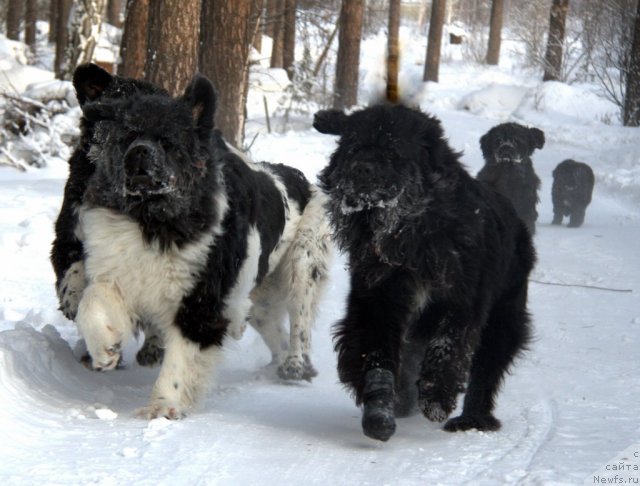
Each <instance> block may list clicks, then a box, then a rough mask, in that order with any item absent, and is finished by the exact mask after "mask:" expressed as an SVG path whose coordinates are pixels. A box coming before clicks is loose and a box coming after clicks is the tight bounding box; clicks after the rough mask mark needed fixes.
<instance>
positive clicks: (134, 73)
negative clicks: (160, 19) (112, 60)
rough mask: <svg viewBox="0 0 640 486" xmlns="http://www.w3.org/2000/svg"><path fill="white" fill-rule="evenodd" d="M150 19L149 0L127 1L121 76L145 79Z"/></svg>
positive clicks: (121, 45)
mask: <svg viewBox="0 0 640 486" xmlns="http://www.w3.org/2000/svg"><path fill="white" fill-rule="evenodd" d="M148 19H149V0H128V1H127V5H126V11H125V18H124V30H123V32H122V42H121V43H120V65H119V66H118V74H120V75H121V76H124V77H128V78H135V79H144V77H145V75H144V65H145V62H146V59H147V34H148Z"/></svg>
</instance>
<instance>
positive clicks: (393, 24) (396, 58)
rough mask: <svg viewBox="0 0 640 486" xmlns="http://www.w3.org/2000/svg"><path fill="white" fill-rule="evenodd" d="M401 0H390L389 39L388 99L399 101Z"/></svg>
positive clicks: (394, 101)
mask: <svg viewBox="0 0 640 486" xmlns="http://www.w3.org/2000/svg"><path fill="white" fill-rule="evenodd" d="M399 37H400V0H390V1H389V37H388V39H387V101H390V102H391V103H397V102H398V99H399V93H398V65H399V63H400V48H399V47H398V44H399Z"/></svg>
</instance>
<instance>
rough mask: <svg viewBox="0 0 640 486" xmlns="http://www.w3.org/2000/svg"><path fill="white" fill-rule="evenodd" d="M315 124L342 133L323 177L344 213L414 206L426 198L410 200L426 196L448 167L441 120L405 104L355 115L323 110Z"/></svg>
mask: <svg viewBox="0 0 640 486" xmlns="http://www.w3.org/2000/svg"><path fill="white" fill-rule="evenodd" d="M313 126H314V127H315V128H316V130H318V131H319V132H321V133H328V134H333V135H340V139H339V141H338V148H337V150H336V151H335V152H334V153H333V155H332V156H331V159H330V162H329V165H328V166H327V167H326V168H325V169H324V170H323V171H322V172H321V173H320V175H319V180H320V184H321V187H322V188H323V189H324V190H325V191H326V192H327V193H329V194H330V195H331V196H332V198H333V199H335V200H337V201H339V202H340V207H341V210H342V211H343V212H344V213H355V212H362V211H378V210H391V209H394V208H400V207H404V209H409V208H408V207H407V204H406V203H408V202H410V203H411V204H414V203H421V202H424V201H423V200H421V201H417V200H415V199H412V200H411V201H407V199H408V198H416V197H419V198H420V199H424V196H425V192H428V182H429V181H427V179H429V180H430V179H432V177H433V176H434V175H435V174H437V173H439V172H441V171H443V170H445V169H446V166H445V165H444V164H443V157H442V154H441V152H442V151H443V150H448V147H447V146H446V143H444V142H443V131H442V127H441V126H440V122H439V121H438V120H437V119H435V118H433V117H430V116H428V115H426V114H424V113H422V112H420V111H417V110H413V109H410V108H407V107H405V106H401V105H377V106H373V107H370V108H366V109H364V110H360V111H357V112H355V113H352V114H351V115H346V114H344V113H343V112H341V111H335V110H327V111H320V112H318V113H316V115H315V117H314V123H313ZM425 190H426V191H425Z"/></svg>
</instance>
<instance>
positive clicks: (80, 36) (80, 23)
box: [60, 0, 106, 80]
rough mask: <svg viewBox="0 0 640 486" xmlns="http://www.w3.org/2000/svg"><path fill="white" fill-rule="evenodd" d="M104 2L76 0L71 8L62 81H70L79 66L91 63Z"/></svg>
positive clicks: (98, 33) (103, 0)
mask: <svg viewBox="0 0 640 486" xmlns="http://www.w3.org/2000/svg"><path fill="white" fill-rule="evenodd" d="M105 6H106V0H76V1H75V2H73V6H72V8H71V14H70V16H71V21H70V25H69V40H68V42H67V48H66V50H65V53H64V63H63V65H62V67H61V71H60V72H61V74H62V79H69V80H70V79H72V78H73V73H74V72H75V70H76V67H78V66H79V65H80V64H83V63H86V62H91V61H92V60H93V53H94V51H95V48H96V46H97V45H98V36H99V35H100V29H101V27H102V12H104V8H105Z"/></svg>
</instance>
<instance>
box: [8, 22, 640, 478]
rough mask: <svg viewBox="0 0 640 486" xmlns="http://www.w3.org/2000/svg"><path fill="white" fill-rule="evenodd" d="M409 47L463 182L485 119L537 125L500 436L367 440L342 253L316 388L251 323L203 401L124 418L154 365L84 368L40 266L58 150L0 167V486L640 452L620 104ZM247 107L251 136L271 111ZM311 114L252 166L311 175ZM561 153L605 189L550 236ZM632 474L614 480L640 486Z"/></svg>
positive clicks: (629, 182) (416, 44)
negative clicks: (528, 250) (347, 343)
mask: <svg viewBox="0 0 640 486" xmlns="http://www.w3.org/2000/svg"><path fill="white" fill-rule="evenodd" d="M403 36H405V42H404V44H403V45H404V46H405V47H404V51H403V68H402V72H401V79H402V80H403V81H402V85H403V88H402V89H403V92H404V94H405V95H406V96H407V98H409V99H411V100H413V102H415V103H418V104H419V105H420V106H421V107H422V108H423V109H424V110H427V111H430V112H433V113H434V114H436V115H437V116H438V117H440V118H441V120H442V122H443V125H444V128H445V131H446V133H447V135H448V136H449V138H450V142H451V144H452V146H453V147H454V148H456V149H457V150H462V151H464V161H465V163H466V164H467V166H468V168H469V170H470V171H471V172H472V173H475V172H476V171H477V170H478V169H479V168H480V167H481V164H482V157H481V153H480V148H479V144H478V139H479V137H480V136H481V135H482V134H483V133H485V132H486V131H487V130H488V129H489V128H490V127H491V126H493V125H495V124H497V123H500V122H502V121H506V120H513V121H517V122H520V123H524V124H531V125H535V126H537V127H539V128H541V129H543V130H544V131H545V133H546V138H547V144H546V145H545V147H544V148H543V149H542V150H540V151H538V152H536V153H535V154H534V156H533V160H534V165H535V169H536V171H537V173H538V175H539V176H540V178H541V179H542V184H543V185H542V189H541V192H540V198H541V202H540V205H539V213H540V218H539V221H538V228H537V234H536V236H535V242H536V246H537V249H538V254H539V262H538V265H537V268H536V270H535V272H534V275H533V279H534V280H535V282H532V283H531V286H530V309H531V312H532V314H533V318H534V322H535V329H536V331H535V335H536V339H535V342H534V344H533V346H532V349H531V351H530V352H528V353H527V354H526V356H525V357H524V358H523V359H521V360H520V361H519V363H518V365H517V366H516V367H515V368H514V372H513V374H512V376H509V377H508V379H507V381H506V383H505V386H504V390H503V392H502V393H501V395H500V396H499V398H498V409H497V416H498V417H499V418H500V419H501V420H502V423H503V428H502V430H500V431H499V432H495V433H479V432H467V433H458V434H453V435H452V434H449V433H446V432H444V431H442V430H441V427H440V425H438V424H433V423H430V422H428V421H426V420H425V419H423V418H422V417H420V416H415V417H411V418H408V419H400V420H399V421H398V429H397V432H396V434H395V436H394V437H393V438H392V439H391V440H390V441H389V442H388V443H380V442H377V441H372V440H370V439H367V438H366V437H365V436H364V435H363V434H362V432H361V428H360V411H359V410H358V409H357V408H356V407H355V406H354V404H353V401H352V400H351V398H350V397H349V396H348V394H347V393H346V392H345V391H344V390H343V389H342V388H341V386H340V385H339V383H338V379H337V375H336V371H335V361H336V360H335V356H334V353H333V350H332V346H331V325H332V323H333V322H335V321H336V320H337V319H338V318H340V316H341V315H342V310H343V301H344V297H345V295H346V292H347V291H348V282H347V277H346V271H345V269H344V260H343V258H338V259H337V260H336V262H335V264H334V266H333V268H332V279H331V283H330V286H329V289H328V292H327V295H326V297H325V299H324V301H323V305H322V306H321V309H320V313H319V316H318V321H317V325H316V329H315V333H314V349H313V361H314V363H315V365H316V367H317V368H318V370H319V372H320V374H319V376H318V377H317V378H316V379H315V380H314V381H313V383H311V384H308V383H302V384H285V383H282V382H279V381H278V380H276V379H274V378H273V375H272V374H271V373H270V372H268V371H265V370H264V369H263V367H264V366H265V365H266V363H267V362H268V360H269V355H268V352H267V349H266V347H265V346H264V345H263V344H262V342H261V341H260V339H259V337H258V336H257V334H255V333H254V332H252V331H251V330H248V331H247V333H246V334H245V336H244V338H243V339H242V340H241V341H239V342H236V341H231V342H229V345H228V347H227V349H226V360H225V362H224V364H223V365H222V366H221V368H220V370H219V372H218V374H217V379H216V380H215V383H214V385H213V387H212V390H211V392H210V393H209V395H208V396H207V397H206V399H205V400H204V402H203V403H202V404H201V406H200V408H199V409H198V410H197V411H195V412H194V413H192V414H191V415H190V416H189V417H188V418H187V419H185V420H182V421H178V422H170V421H168V420H166V419H157V420H153V421H151V422H146V421H142V420H139V419H135V418H133V416H132V412H133V410H134V409H135V408H136V407H138V406H141V405H143V404H144V403H145V400H146V399H147V398H148V397H149V395H150V392H151V386H152V384H153V382H154V380H155V376H156V374H157V370H148V369H143V368H140V367H139V366H137V365H136V364H135V360H134V359H133V356H134V354H135V350H136V348H135V346H131V347H130V349H127V352H126V354H125V361H126V367H125V369H122V370H117V371H113V372H109V373H95V372H91V371H89V370H87V369H86V368H85V367H84V366H82V365H81V364H80V363H79V362H78V356H77V352H75V351H74V348H75V346H76V342H77V341H78V333H77V330H76V328H75V326H74V324H73V323H71V322H69V321H67V320H66V319H64V317H63V316H62V315H61V314H60V313H59V312H58V311H57V310H56V307H57V301H56V297H55V294H54V288H53V283H54V276H53V271H52V270H51V266H50V264H49V261H48V256H49V250H50V243H51V240H52V234H53V231H52V225H53V222H54V221H55V218H56V216H57V212H58V209H59V206H60V203H61V199H62V190H63V186H64V179H65V177H66V165H65V164H66V163H65V161H63V160H60V159H56V158H51V159H50V160H49V165H48V167H46V168H44V169H30V170H28V171H27V172H25V173H21V172H18V171H17V170H15V169H12V168H7V167H0V262H1V268H2V277H1V278H0V406H1V407H2V412H1V413H0V457H1V458H2V461H1V462H0V484H3V485H4V484H12V485H13V484H20V485H22V484H96V485H105V486H107V485H109V486H110V485H119V484H149V485H155V484H211V485H214V484H215V485H244V484H256V485H257V484H260V485H263V484H264V485H282V484H292V485H295V484H345V485H346V484H349V485H351V484H363V485H365V484H371V485H381V484H394V485H395V484H401V485H413V484H415V485H423V484H433V485H435V484H445V485H459V484H473V485H476V484H479V485H484V484H486V485H493V484H536V485H538V484H544V485H551V484H582V483H583V481H586V482H585V484H598V483H597V482H596V481H595V480H594V477H593V476H592V473H594V472H595V471H596V470H598V469H600V468H601V467H603V466H604V465H605V464H606V463H607V462H608V461H609V460H611V459H612V458H614V457H615V456H616V455H617V454H618V453H619V452H621V451H623V450H624V449H627V448H628V447H629V446H634V447H635V449H634V450H635V451H638V449H640V445H638V444H640V422H639V421H638V416H639V415H640V410H639V408H640V407H639V404H640V366H639V361H638V349H639V348H640V304H639V302H640V301H639V300H638V293H639V292H640V275H639V273H640V272H639V270H640V252H638V249H637V245H638V241H640V210H639V206H638V202H640V129H637V128H624V127H621V126H619V125H608V124H605V123H603V121H605V120H610V119H615V108H614V107H612V106H610V105H608V104H607V103H605V102H603V101H602V100H600V99H599V98H597V97H595V96H594V95H593V93H592V91H593V87H592V86H566V85H563V84H560V83H546V84H544V85H543V84H541V83H540V82H539V81H538V79H539V77H540V76H538V75H532V74H531V73H530V72H527V71H525V70H523V69H521V68H519V67H518V65H517V59H515V58H514V57H513V56H512V57H508V55H507V53H504V54H503V55H504V57H505V58H506V59H505V61H504V62H503V65H501V66H500V67H498V68H488V67H485V66H478V65H475V64H469V63H465V62H463V61H461V60H459V59H458V58H456V56H455V54H456V53H455V52H453V53H449V55H448V56H446V57H445V58H446V59H450V61H448V62H447V63H446V64H445V65H443V66H442V68H441V80H440V83H439V84H433V83H431V84H428V85H426V86H425V85H423V84H422V83H421V82H420V75H421V70H422V66H421V65H419V64H418V61H420V60H421V59H422V56H423V55H424V42H425V41H424V39H419V38H411V37H410V34H409V33H408V32H407V31H403ZM0 46H1V47H2V48H1V49H0V56H1V59H0V61H1V62H0V70H2V73H1V74H3V75H4V74H8V77H7V79H9V80H11V78H10V77H11V76H12V75H13V73H14V72H19V73H23V74H24V70H23V69H21V68H19V66H18V65H16V64H15V62H16V61H15V57H16V56H14V55H9V54H7V52H9V51H10V49H9V48H8V47H7V44H6V41H4V40H3V39H1V38H0ZM383 53H384V42H383V39H382V38H381V37H379V38H374V39H371V40H367V41H366V42H365V43H364V45H363V58H362V66H361V68H362V80H363V82H362V91H361V93H362V97H361V99H362V101H363V102H366V100H367V99H368V98H367V97H369V96H370V97H374V96H375V94H376V93H377V92H379V90H380V83H381V82H382V81H381V80H382V77H381V72H380V59H381V58H382V56H383ZM12 56H13V57H12ZM20 76H22V74H21V75H20ZM30 76H31V75H30ZM48 77H49V78H50V73H46V72H45V73H44V74H42V75H39V76H34V79H33V80H34V81H35V80H42V81H44V80H46V79H47V78H48ZM3 79H4V76H3ZM22 80H23V78H22V77H20V79H17V80H16V83H17V84H22V83H23V81H22ZM18 81H19V83H18ZM16 83H14V84H16ZM252 96H253V97H254V99H258V100H261V96H262V94H261V93H257V92H255V93H252ZM250 106H254V108H253V109H250V123H249V130H250V131H256V130H258V129H260V127H262V126H263V125H264V120H263V119H262V118H261V117H262V116H263V115H262V111H261V110H262V107H261V105H260V104H259V103H254V105H250ZM612 114H613V115H612ZM612 116H613V118H612ZM310 122H311V116H309V117H308V119H307V120H306V126H307V129H304V130H299V131H295V132H294V131H290V132H287V133H284V134H275V133H274V134H265V133H261V134H260V135H259V136H258V137H257V139H256V141H255V144H254V145H253V147H252V149H251V152H252V155H253V156H254V158H256V159H263V160H273V161H278V162H283V163H287V164H290V165H293V166H296V167H298V168H300V169H301V170H303V171H304V172H305V173H306V174H307V176H308V177H310V178H312V179H313V178H315V175H316V173H317V171H318V170H319V169H320V168H321V167H323V165H324V164H325V162H326V160H327V157H328V155H329V154H330V153H331V151H332V150H333V149H334V140H333V139H332V138H331V137H327V136H323V135H320V134H317V133H315V132H314V131H312V130H310V129H309V128H308V127H310ZM252 136H253V133H250V134H249V136H248V137H247V138H248V139H250V138H252ZM565 158H575V159H577V160H581V161H584V162H587V163H589V164H590V165H591V166H592V167H593V169H594V171H595V173H596V177H597V180H596V189H595V193H594V200H593V202H592V204H591V206H590V207H589V208H588V210H587V217H586V222H585V225H584V226H583V227H581V228H579V229H568V228H566V227H555V226H551V225H550V224H549V223H550V221H551V219H552V207H551V196H550V191H551V171H552V170H553V168H554V167H555V165H556V164H557V163H559V162H560V161H561V160H563V159H565ZM539 281H540V282H548V283H561V284H573V285H583V286H595V287H602V288H609V289H617V290H620V291H612V290H598V289H594V288H586V287H579V286H572V287H565V286H552V285H547V284H543V283H538V282H539ZM632 460H633V457H632ZM636 462H637V459H636ZM632 469H633V468H632ZM608 472H609V473H613V472H618V471H612V470H611V469H609V471H608ZM633 474H635V476H633ZM633 474H631V473H628V472H622V473H621V475H620V477H623V478H625V479H628V478H631V481H632V482H630V483H628V484H638V481H640V480H639V479H633V478H638V477H639V475H640V473H639V472H637V471H636V472H634V473H633ZM611 477H613V475H611ZM633 481H635V482H633ZM618 484H620V483H618Z"/></svg>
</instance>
